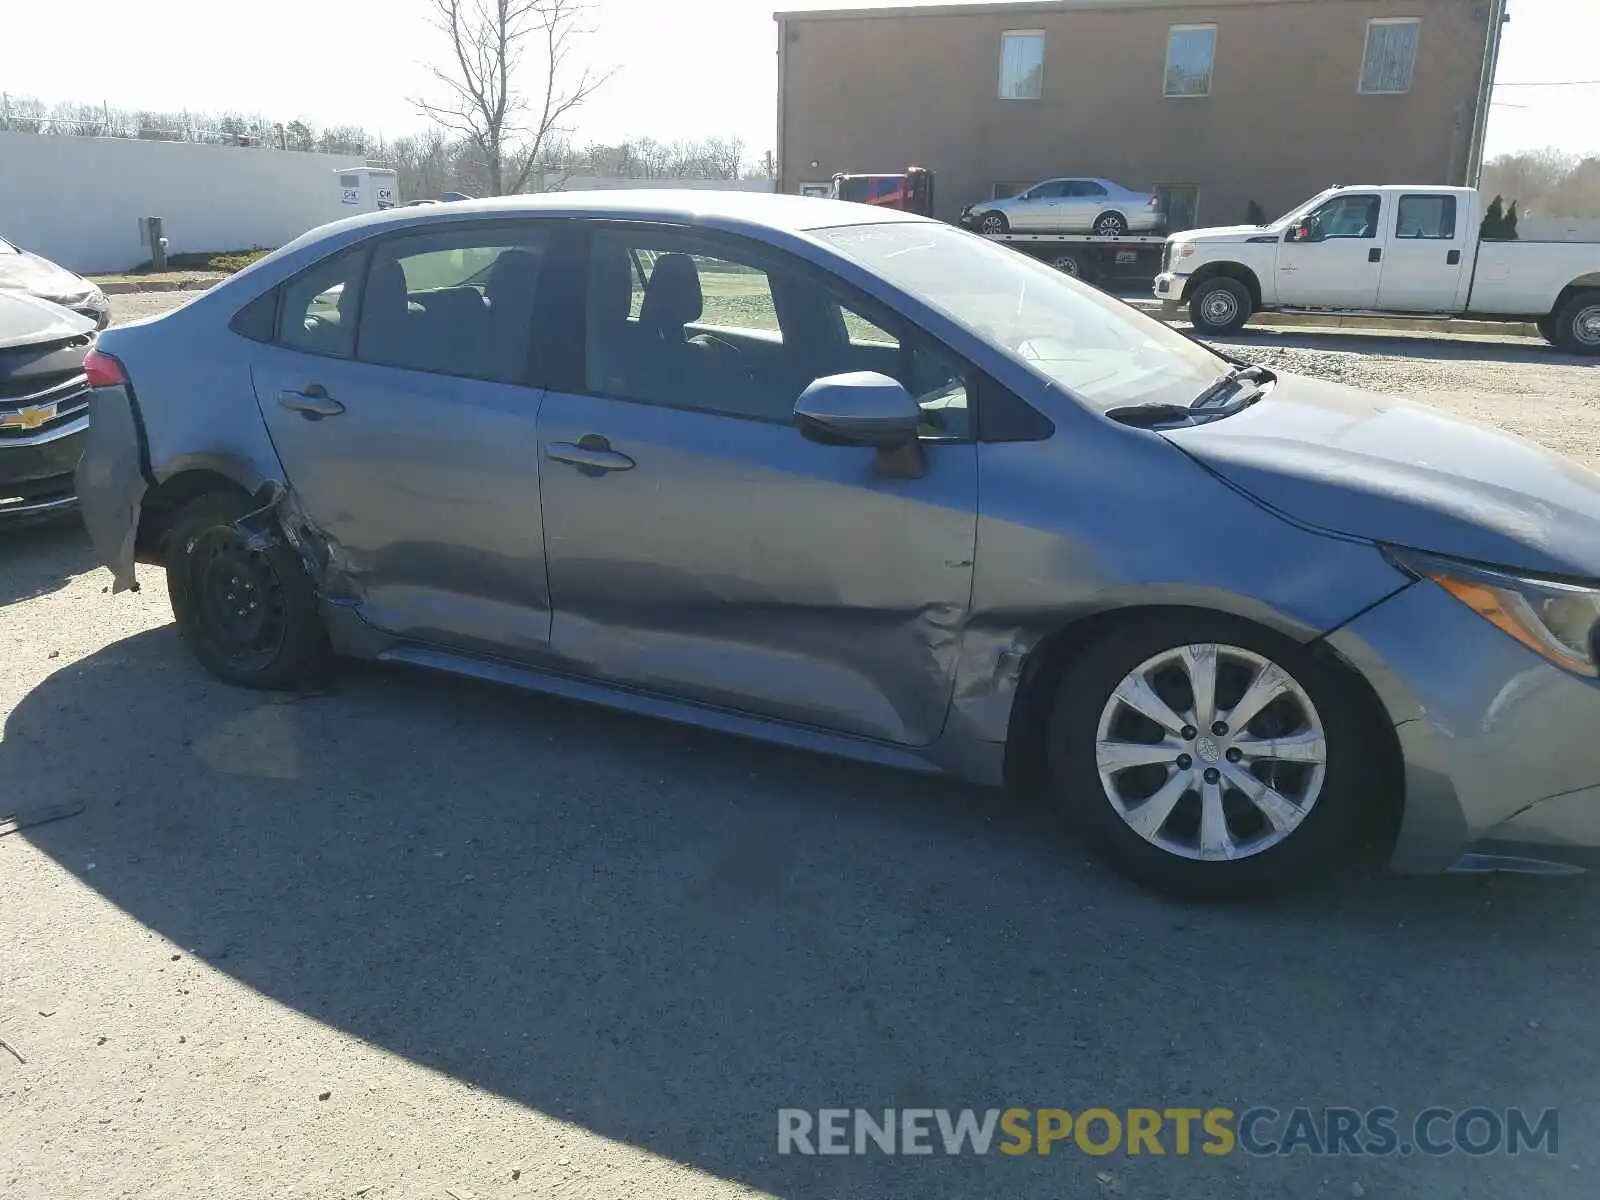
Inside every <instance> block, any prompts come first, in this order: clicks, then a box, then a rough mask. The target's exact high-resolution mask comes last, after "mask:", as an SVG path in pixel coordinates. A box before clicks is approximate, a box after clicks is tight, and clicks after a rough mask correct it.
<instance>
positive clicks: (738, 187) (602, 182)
mask: <svg viewBox="0 0 1600 1200" xmlns="http://www.w3.org/2000/svg"><path fill="white" fill-rule="evenodd" d="M777 186H778V185H777V181H776V180H772V179H617V178H615V177H612V176H607V175H569V176H568V177H567V180H566V182H565V183H564V184H563V185H562V187H561V189H560V190H561V191H563V192H614V191H621V190H623V189H627V188H650V189H674V190H676V189H687V190H689V191H696V192H770V191H774V190H775V189H776V188H777Z"/></svg>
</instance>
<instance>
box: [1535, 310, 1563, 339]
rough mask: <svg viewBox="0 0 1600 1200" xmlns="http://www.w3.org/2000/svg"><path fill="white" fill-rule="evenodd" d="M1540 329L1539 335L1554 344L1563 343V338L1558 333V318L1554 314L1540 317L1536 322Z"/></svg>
mask: <svg viewBox="0 0 1600 1200" xmlns="http://www.w3.org/2000/svg"><path fill="white" fill-rule="evenodd" d="M1534 325H1535V326H1536V327H1537V328H1538V330H1539V336H1540V337H1542V338H1543V339H1544V340H1545V341H1547V342H1549V343H1550V344H1551V345H1552V346H1559V345H1561V338H1560V336H1559V335H1557V333H1556V319H1555V317H1554V316H1553V315H1550V316H1543V317H1540V318H1539V319H1538V320H1537V321H1535V322H1534Z"/></svg>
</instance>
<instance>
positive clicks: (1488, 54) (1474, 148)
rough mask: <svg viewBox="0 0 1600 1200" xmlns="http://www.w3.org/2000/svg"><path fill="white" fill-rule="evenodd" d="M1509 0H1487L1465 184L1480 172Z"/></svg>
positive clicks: (1472, 182) (1474, 182)
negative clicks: (1487, 8)
mask: <svg viewBox="0 0 1600 1200" xmlns="http://www.w3.org/2000/svg"><path fill="white" fill-rule="evenodd" d="M1507 3H1508V0H1490V4H1489V18H1488V19H1489V28H1488V29H1487V30H1486V31H1485V37H1484V44H1483V71H1482V73H1481V75H1480V76H1479V78H1478V102H1477V111H1476V112H1474V113H1473V115H1472V141H1471V144H1470V145H1469V146H1468V148H1467V171H1466V178H1465V179H1463V180H1462V182H1463V184H1464V185H1465V186H1466V187H1477V186H1478V180H1479V178H1480V177H1481V176H1482V175H1483V143H1484V138H1485V136H1486V135H1487V134H1488V131H1489V104H1490V101H1491V100H1492V99H1493V97H1494V75H1495V70H1496V68H1498V66H1499V65H1500V32H1501V30H1503V29H1504V28H1505V25H1506V22H1507V21H1509V20H1511V14H1510V13H1508V12H1507V11H1506V5H1507Z"/></svg>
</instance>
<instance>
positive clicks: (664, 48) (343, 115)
mask: <svg viewBox="0 0 1600 1200" xmlns="http://www.w3.org/2000/svg"><path fill="white" fill-rule="evenodd" d="M860 2H861V0H787V2H785V3H782V4H778V5H774V4H773V3H772V2H771V0H592V3H593V11H592V13H591V14H590V17H589V22H590V24H591V25H592V26H593V32H592V34H590V35H589V36H588V37H586V38H585V40H584V43H583V45H582V47H581V53H582V55H583V57H584V59H585V60H586V61H588V62H589V63H590V64H592V65H593V66H595V67H597V68H607V67H614V68H616V70H617V73H616V75H615V77H614V78H613V79H612V80H611V81H610V82H609V83H607V84H606V86H605V87H604V88H603V89H602V90H601V91H600V92H599V93H598V94H597V95H596V96H595V97H594V98H593V99H592V100H591V101H590V103H589V104H588V105H587V106H586V107H585V108H584V109H583V110H581V113H580V114H579V116H578V118H577V124H578V128H577V130H576V132H575V135H574V140H575V141H577V142H578V143H579V144H582V143H584V142H586V141H590V140H594V141H617V140H620V139H622V138H625V137H640V136H652V137H657V138H661V139H663V140H672V139H675V138H680V137H681V138H693V137H703V136H710V135H719V136H736V137H739V138H741V139H742V140H743V141H744V143H745V146H746V149H747V151H748V153H749V154H750V156H751V157H752V158H756V157H759V155H760V154H761V153H762V152H763V151H765V150H767V149H770V148H771V147H772V144H773V141H774V127H775V124H776V91H777V56H776V43H777V36H776V29H775V26H774V23H773V20H772V14H773V11H774V8H782V9H785V10H797V9H805V8H839V7H851V6H855V5H857V4H859V3H860ZM906 2H912V0H876V3H874V4H872V5H862V6H864V7H866V6H871V7H883V6H887V5H890V4H894V3H906ZM1402 7H1403V5H1402ZM0 9H4V10H5V25H6V43H7V53H6V54H5V66H4V71H3V73H0V89H3V90H4V91H5V92H8V93H10V94H12V95H18V94H21V95H31V96H36V97H38V98H40V99H42V100H45V101H47V102H51V103H54V102H56V101H61V100H80V99H81V100H87V101H93V102H100V101H104V102H107V103H109V104H111V105H112V106H113V107H118V108H129V109H138V108H150V109H185V108H189V109H195V110H203V111H225V110H238V111H242V112H247V113H257V112H259V113H262V114H265V115H268V116H270V117H272V118H273V119H274V120H282V121H289V120H294V119H303V120H308V121H310V122H311V123H313V124H315V125H318V126H323V125H331V124H354V125H362V126H365V127H366V128H368V129H370V130H372V131H374V132H378V133H382V134H383V135H385V136H388V137H394V136H399V135H402V134H405V133H411V132H416V131H418V130H420V129H422V128H424V127H425V125H426V122H425V120H424V119H423V118H422V117H420V116H419V115H418V114H417V112H416V110H415V108H414V107H413V106H412V105H411V104H410V103H408V99H409V98H410V97H414V96H417V95H428V94H430V92H432V91H434V90H435V89H436V85H434V84H432V82H431V80H430V78H429V74H428V69H427V66H428V64H429V63H432V62H439V61H442V59H443V51H444V49H445V42H444V40H443V36H442V35H441V34H439V33H438V32H437V31H436V30H434V29H432V28H431V27H430V26H429V25H428V24H427V15H428V13H429V11H430V2H429V0H272V2H271V3H269V4H265V5H260V6H256V5H242V4H237V3H228V2H226V0H222V2H219V0H137V2H136V3H130V2H129V0H72V11H73V19H72V20H71V21H70V22H67V21H62V20H61V17H60V10H59V9H58V8H57V7H56V6H55V5H53V4H47V3H44V2H43V0H0ZM1395 11H1396V12H1400V11H1401V8H1396V9H1395ZM241 12H248V13H250V18H249V19H248V20H241V19H240V18H239V14H240V13H241ZM1511 13H1512V20H1511V23H1510V24H1509V25H1507V26H1506V30H1505V38H1504V43H1503V47H1502V51H1501V59H1500V70H1499V73H1498V76H1497V79H1498V80H1499V81H1500V82H1501V84H1502V85H1516V84H1529V83H1534V84H1542V85H1549V84H1560V83H1568V82H1573V81H1586V80H1595V81H1600V54H1597V53H1596V47H1600V0H1511ZM1424 36H1426V35H1424ZM19 51H20V52H19ZM1597 113H1600V83H1597V84H1596V85H1595V86H1585V87H1561V86H1539V87H1520V86H1498V87H1497V89H1496V93H1495V106H1494V108H1493V110H1492V112H1491V117H1490V126H1489V135H1488V151H1489V153H1490V154H1495V153H1499V152H1502V151H1516V150H1523V149H1535V148H1538V147H1541V146H1546V145H1553V146H1556V147H1557V148H1559V149H1562V150H1566V151H1569V152H1572V153H1584V152H1600V120H1596V119H1595V114H1597Z"/></svg>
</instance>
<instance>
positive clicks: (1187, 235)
mask: <svg viewBox="0 0 1600 1200" xmlns="http://www.w3.org/2000/svg"><path fill="white" fill-rule="evenodd" d="M1258 237H1264V238H1270V239H1271V240H1273V241H1277V240H1278V239H1277V236H1276V235H1275V234H1274V233H1273V232H1272V230H1270V229H1268V228H1267V227H1266V226H1265V225H1213V226H1211V227H1210V228H1209V229H1185V230H1184V231H1183V232H1182V233H1177V234H1173V237H1172V240H1173V241H1177V242H1248V241H1249V240H1250V239H1251V238H1258Z"/></svg>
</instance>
